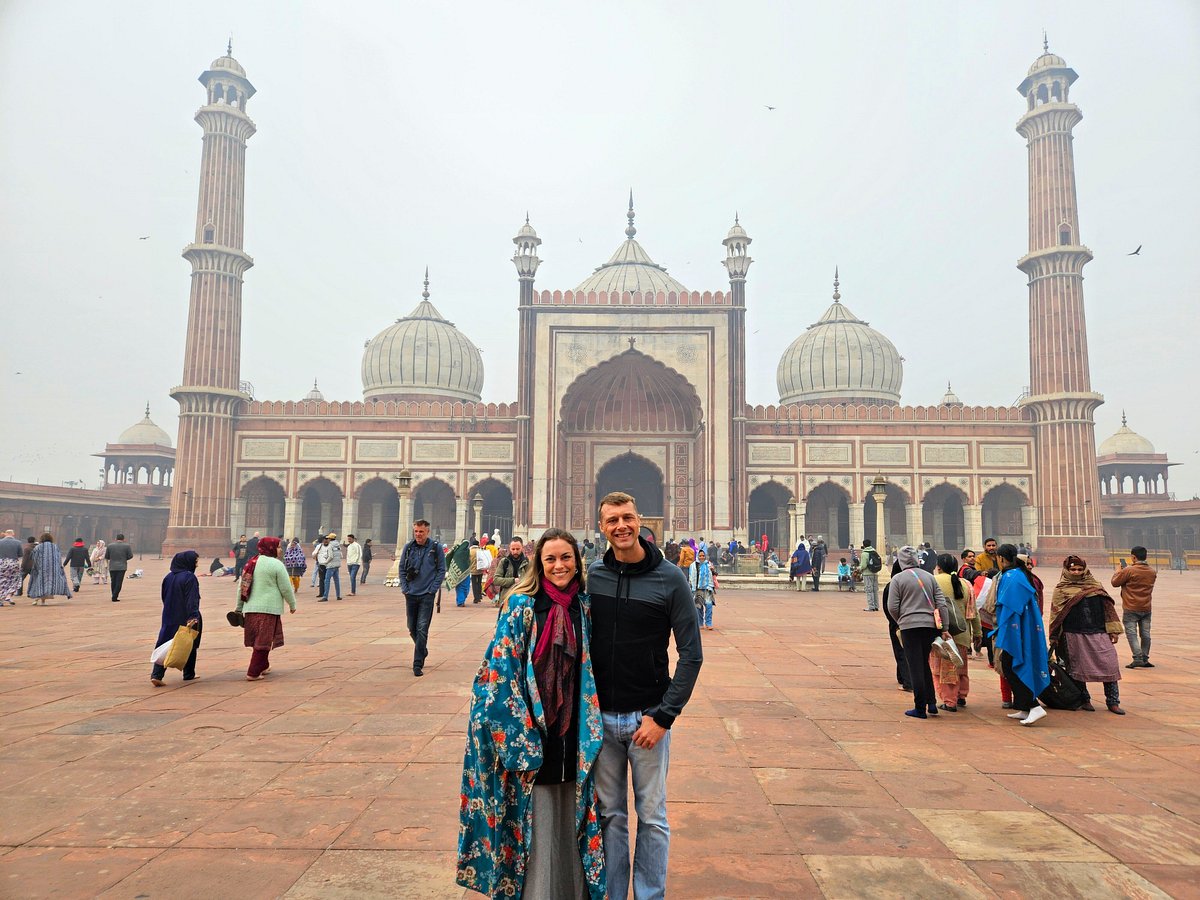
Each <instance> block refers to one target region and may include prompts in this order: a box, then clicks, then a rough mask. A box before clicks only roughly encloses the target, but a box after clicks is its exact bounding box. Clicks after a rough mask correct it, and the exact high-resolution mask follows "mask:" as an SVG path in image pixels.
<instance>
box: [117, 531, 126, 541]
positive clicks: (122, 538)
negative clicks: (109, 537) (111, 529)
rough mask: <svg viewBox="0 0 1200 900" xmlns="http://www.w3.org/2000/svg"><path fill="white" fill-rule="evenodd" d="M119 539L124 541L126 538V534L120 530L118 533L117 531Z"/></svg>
mask: <svg viewBox="0 0 1200 900" xmlns="http://www.w3.org/2000/svg"><path fill="white" fill-rule="evenodd" d="M117 540H118V541H123V540H125V535H123V534H121V533H120V532H118V533H117Z"/></svg>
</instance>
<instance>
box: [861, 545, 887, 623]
mask: <svg viewBox="0 0 1200 900" xmlns="http://www.w3.org/2000/svg"><path fill="white" fill-rule="evenodd" d="M882 568H883V557H881V556H880V555H879V551H877V550H876V549H875V548H874V547H872V546H871V542H870V541H863V542H862V556H860V557H859V560H858V571H859V574H860V575H862V583H863V591H864V592H865V593H866V595H867V605H866V606H865V607H864V608H863V612H879V570H880V569H882Z"/></svg>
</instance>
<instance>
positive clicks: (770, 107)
mask: <svg viewBox="0 0 1200 900" xmlns="http://www.w3.org/2000/svg"><path fill="white" fill-rule="evenodd" d="M763 105H764V106H766V104H765V103H764V104H763ZM767 109H769V110H771V112H774V111H775V107H773V106H767Z"/></svg>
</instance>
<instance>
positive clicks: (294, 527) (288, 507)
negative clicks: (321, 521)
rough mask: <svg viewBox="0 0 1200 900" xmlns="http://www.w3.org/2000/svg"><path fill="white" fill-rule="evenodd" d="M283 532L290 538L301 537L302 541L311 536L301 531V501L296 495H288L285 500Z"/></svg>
mask: <svg viewBox="0 0 1200 900" xmlns="http://www.w3.org/2000/svg"><path fill="white" fill-rule="evenodd" d="M283 533H284V536H285V537H287V538H288V539H291V538H293V537H298V538H300V541H301V543H303V542H304V541H305V540H307V539H308V538H309V536H308V535H306V534H301V533H300V501H299V499H297V498H296V497H287V498H285V499H284V501H283Z"/></svg>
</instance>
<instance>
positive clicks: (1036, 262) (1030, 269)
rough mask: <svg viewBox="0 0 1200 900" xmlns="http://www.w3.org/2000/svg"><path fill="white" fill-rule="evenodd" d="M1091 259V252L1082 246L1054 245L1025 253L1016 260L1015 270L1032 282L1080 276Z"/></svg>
mask: <svg viewBox="0 0 1200 900" xmlns="http://www.w3.org/2000/svg"><path fill="white" fill-rule="evenodd" d="M1092 259H1093V256H1092V251H1091V250H1089V249H1088V248H1087V247H1085V246H1083V245H1082V244H1055V245H1054V246H1052V247H1046V248H1044V249H1042V250H1032V251H1030V252H1029V253H1026V254H1025V255H1024V256H1022V257H1021V258H1020V259H1019V260H1017V268H1018V269H1020V270H1021V271H1022V272H1024V273H1025V274H1026V275H1028V276H1029V280H1030V282H1033V281H1036V280H1038V279H1039V278H1048V277H1053V276H1055V275H1079V276H1082V274H1083V267H1084V266H1086V265H1087V264H1088V263H1090V262H1091V261H1092Z"/></svg>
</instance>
